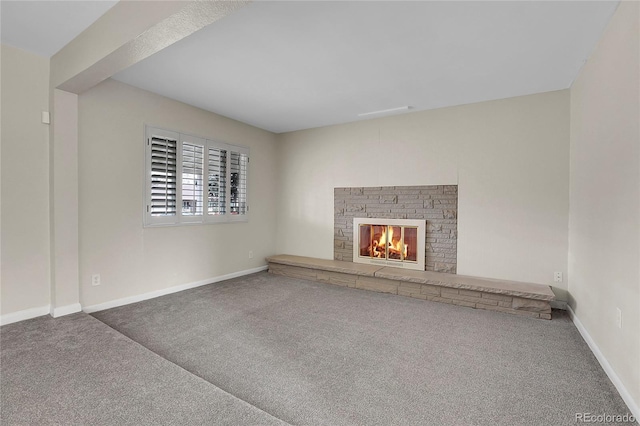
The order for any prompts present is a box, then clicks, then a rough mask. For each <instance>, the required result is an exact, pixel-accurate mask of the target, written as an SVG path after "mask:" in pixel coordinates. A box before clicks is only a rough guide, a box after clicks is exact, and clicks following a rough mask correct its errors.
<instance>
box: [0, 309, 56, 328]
mask: <svg viewBox="0 0 640 426" xmlns="http://www.w3.org/2000/svg"><path fill="white" fill-rule="evenodd" d="M50 309H51V306H50V305H47V306H40V307H39V308H31V309H25V310H23V311H18V312H13V313H10V314H5V315H2V316H0V325H7V324H12V323H14V322H18V321H24V320H28V319H31V318H36V317H41V316H43V315H49V310H50Z"/></svg>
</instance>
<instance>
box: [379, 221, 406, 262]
mask: <svg viewBox="0 0 640 426" xmlns="http://www.w3.org/2000/svg"><path fill="white" fill-rule="evenodd" d="M393 228H394V227H393V226H389V227H386V226H385V227H383V228H382V229H383V231H382V236H381V237H380V241H376V240H373V253H372V254H373V256H374V257H384V256H385V247H388V251H389V254H390V255H391V254H392V253H395V254H400V253H402V258H406V257H407V254H408V245H407V244H403V243H402V236H401V235H400V236H399V237H398V238H396V239H394V238H393Z"/></svg>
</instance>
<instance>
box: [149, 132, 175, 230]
mask: <svg viewBox="0 0 640 426" xmlns="http://www.w3.org/2000/svg"><path fill="white" fill-rule="evenodd" d="M147 158H148V164H149V169H148V173H147V188H148V189H147V195H148V201H147V213H148V216H150V217H151V218H152V219H153V220H152V221H153V222H155V223H167V222H172V221H174V220H175V216H176V213H177V162H178V134H177V133H173V132H164V131H155V132H150V133H149V135H148V136H147Z"/></svg>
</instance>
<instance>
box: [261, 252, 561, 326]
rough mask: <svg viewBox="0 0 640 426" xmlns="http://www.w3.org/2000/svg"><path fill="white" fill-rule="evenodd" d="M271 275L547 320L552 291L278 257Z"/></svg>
mask: <svg viewBox="0 0 640 426" xmlns="http://www.w3.org/2000/svg"><path fill="white" fill-rule="evenodd" d="M267 262H268V263H269V272H270V273H272V274H278V275H285V276H288V277H293V278H301V279H306V280H312V281H318V282H323V283H328V284H336V285H340V286H344V287H351V288H358V289H363V290H371V291H377V292H382V293H392V294H398V295H400V296H408V297H414V298H417V299H424V300H431V301H434V302H443V303H450V304H454V305H460V306H468V307H470V308H476V309H487V310H490V311H499V312H506V313H509V314H516V315H525V316H528V317H533V318H542V319H551V301H552V300H553V299H554V298H555V296H554V294H553V292H552V291H551V288H550V287H549V286H546V285H541V284H529V283H522V282H516V281H504V280H494V279H487V278H476V277H469V276H464V275H456V274H445V273H441V272H431V271H414V270H408V269H402V268H392V267H388V266H376V265H365V264H360V263H352V262H343V261H339V260H325V259H316V258H313V257H302V256H292V255H286V254H281V255H278V256H271V257H268V258H267Z"/></svg>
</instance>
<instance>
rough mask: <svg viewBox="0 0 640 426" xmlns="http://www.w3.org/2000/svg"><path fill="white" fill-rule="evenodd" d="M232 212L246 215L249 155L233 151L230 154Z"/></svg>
mask: <svg viewBox="0 0 640 426" xmlns="http://www.w3.org/2000/svg"><path fill="white" fill-rule="evenodd" d="M230 157H231V158H230V171H231V178H230V186H231V191H230V194H231V198H230V203H229V206H230V213H231V214H232V215H246V214H247V211H248V206H247V168H248V162H249V156H248V155H247V154H245V153H242V152H236V151H231V155H230Z"/></svg>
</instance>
